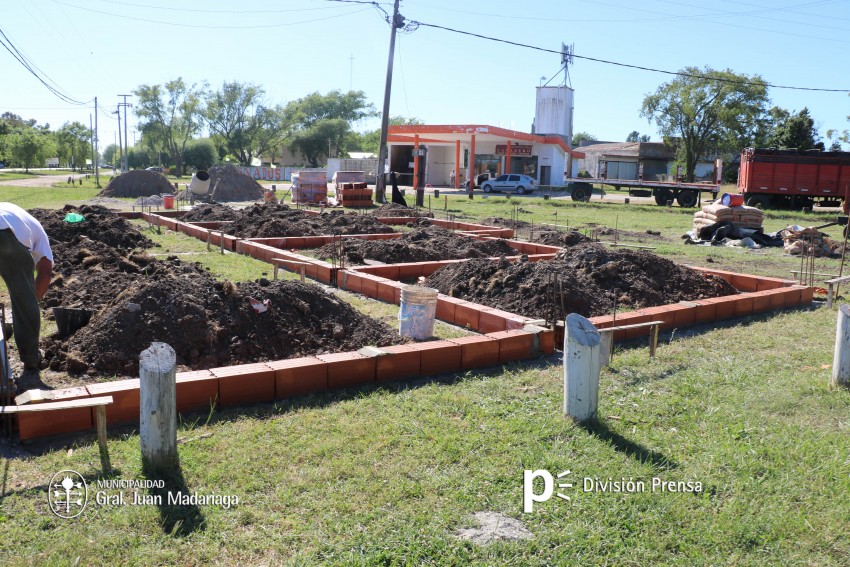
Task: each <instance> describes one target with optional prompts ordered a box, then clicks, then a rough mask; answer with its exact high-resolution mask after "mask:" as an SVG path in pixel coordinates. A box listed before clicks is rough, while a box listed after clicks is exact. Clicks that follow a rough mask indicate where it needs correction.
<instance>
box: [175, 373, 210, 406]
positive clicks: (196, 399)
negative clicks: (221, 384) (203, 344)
mask: <svg viewBox="0 0 850 567" xmlns="http://www.w3.org/2000/svg"><path fill="white" fill-rule="evenodd" d="M217 402H218V378H217V377H215V376H213V374H212V372H210V371H209V370H194V371H191V372H178V373H177V412H178V413H183V412H190V411H196V410H209V409H210V406H211V405H215V404H216V403H217Z"/></svg>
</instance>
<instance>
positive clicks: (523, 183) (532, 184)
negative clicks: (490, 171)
mask: <svg viewBox="0 0 850 567" xmlns="http://www.w3.org/2000/svg"><path fill="white" fill-rule="evenodd" d="M481 189H483V190H484V192H485V193H490V192H491V191H507V192H512V193H516V194H517V195H524V194H525V193H531V192H532V191H534V190H535V189H537V181H535V180H534V178H532V177H529V176H527V175H520V174H518V173H506V174H505V175H500V176H499V177H497V178H495V179H488V180H487V181H485V182H484V183H482V184H481Z"/></svg>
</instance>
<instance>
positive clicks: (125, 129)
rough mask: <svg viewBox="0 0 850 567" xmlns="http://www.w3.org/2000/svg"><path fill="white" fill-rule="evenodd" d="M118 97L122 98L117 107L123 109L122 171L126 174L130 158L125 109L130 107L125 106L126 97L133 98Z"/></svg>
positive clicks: (125, 95) (126, 95)
mask: <svg viewBox="0 0 850 567" xmlns="http://www.w3.org/2000/svg"><path fill="white" fill-rule="evenodd" d="M118 96H120V97H124V102H122V103H121V104H119V105H118V106H123V107H124V147H125V148H126V150H127V151H125V152H124V166H123V171H125V172H126V171H129V165H128V164H129V161H130V159H129V157H130V155H129V154H130V138H129V137H128V136H127V107H128V106H130V105H129V104H127V97H130V96H133V95H128V94H120V95H118ZM119 128H120V126H119Z"/></svg>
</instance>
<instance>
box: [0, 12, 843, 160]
mask: <svg viewBox="0 0 850 567" xmlns="http://www.w3.org/2000/svg"><path fill="white" fill-rule="evenodd" d="M380 4H381V7H382V8H383V9H384V10H386V11H389V12H391V11H392V3H391V2H381V3H380ZM400 12H401V13H402V15H403V16H405V18H406V19H407V20H408V21H411V20H415V21H419V22H422V23H423V24H432V25H439V26H445V27H449V28H454V29H457V30H462V31H467V32H472V33H477V34H481V35H487V36H492V37H497V38H502V39H506V40H509V41H514V42H518V43H524V44H529V45H533V46H538V47H541V48H544V49H551V50H555V51H557V50H559V49H560V46H561V43H562V42H563V43H566V44H568V45H569V44H573V45H574V46H575V54H576V56H577V57H576V59H575V62H574V64H573V65H572V66H571V67H570V70H569V71H570V73H569V83H570V84H571V86H572V87H573V88H574V89H575V117H574V124H575V131H585V132H589V133H591V134H593V135H595V136H596V137H597V138H599V139H604V140H612V141H618V140H624V139H625V137H626V136H627V135H628V133H629V132H631V131H632V130H638V131H639V132H641V133H644V134H650V135H651V136H652V139H653V140H658V139H659V138H660V137H659V135H658V134H657V132H656V128H655V126H654V125H653V124H649V123H647V121H646V119H642V118H640V116H639V110H640V106H641V102H642V100H643V98H644V96H645V95H647V94H648V93H651V92H653V91H654V90H655V89H656V88H657V87H658V86H659V85H660V84H662V83H663V82H666V81H668V80H670V79H671V78H672V77H671V76H670V75H665V74H661V73H656V72H649V71H642V70H637V69H630V68H627V67H622V66H617V65H610V64H604V63H599V62H594V61H590V60H587V59H583V58H582V57H591V58H596V59H604V60H608V61H612V62H618V63H624V64H629V65H637V66H642V67H650V68H655V69H661V70H667V71H676V70H679V69H681V68H683V67H685V66H691V65H693V66H698V67H704V66H710V67H713V68H717V69H725V68H729V69H732V70H733V71H735V72H738V73H746V74H750V75H752V74H756V73H757V74H759V75H761V76H762V77H763V78H764V79H765V80H766V81H768V82H770V83H772V84H775V85H788V86H795V87H809V88H825V89H843V90H844V92H817V91H800V90H787V89H778V88H771V89H770V91H769V94H770V97H771V102H772V104H775V105H778V106H781V107H784V108H787V109H789V110H799V109H801V108H803V107H804V106H806V107H808V108H809V110H810V112H811V114H812V115H813V116H814V118H815V120H816V122H817V124H818V126H819V128H820V131H821V134H822V135H825V133H826V130H828V129H839V130H843V129H850V123H848V121H847V116H848V115H850V97H848V91H850V72H848V71H850V58H848V57H847V53H848V51H850V33H848V32H850V2H848V0H743V1H742V0H734V1H733V0H711V1H704V0H634V1H629V0H604V1H596V0H563V1H556V0H524V1H518V0H487V1H479V0H469V1H465V2H464V1H459V0H402V1H401V8H400ZM0 28H2V30H3V31H4V32H5V34H6V36H7V37H8V39H9V40H11V42H12V43H13V44H14V45H15V47H17V48H18V49H19V50H20V51H21V52H22V53H23V54H25V55H26V57H27V58H28V59H29V60H30V61H31V62H32V63H33V64H34V65H35V66H37V68H38V70H40V72H41V73H43V75H44V76H46V77H48V78H49V79H50V80H52V81H53V82H54V83H55V84H56V85H58V86H59V88H61V90H62V91H63V92H64V93H66V94H67V95H69V96H70V97H71V98H73V99H76V100H79V101H88V100H90V99H92V98H93V97H94V96H97V97H98V100H99V103H100V105H101V106H102V107H104V108H107V109H109V110H114V108H115V105H116V103H118V102H119V98H118V97H117V96H116V95H118V94H125V93H126V94H129V93H131V92H132V91H133V90H134V89H135V88H136V87H137V86H138V85H140V84H162V83H165V82H166V81H168V80H171V79H174V78H176V77H183V79H184V80H186V81H187V82H189V83H201V82H203V81H207V82H209V83H210V85H211V86H212V87H218V86H220V85H221V84H222V83H223V82H224V81H233V80H236V81H241V82H246V83H253V84H257V85H260V86H262V87H263V88H264V90H265V91H266V96H267V99H268V101H269V102H272V103H280V104H285V103H286V102H287V101H290V100H293V99H296V98H299V97H302V96H304V95H306V94H308V93H310V92H313V91H319V92H322V93H325V92H328V91H330V90H332V89H342V90H347V89H349V88H354V89H358V90H363V91H365V93H366V95H367V97H368V99H369V100H370V101H371V102H372V103H374V105H375V107H376V108H378V109H380V108H381V105H382V101H383V92H384V79H385V73H386V63H387V49H388V44H389V26H388V25H387V24H386V23H385V22H384V20H383V14H381V12H380V11H379V10H378V9H377V8H376V7H375V6H371V5H368V4H365V5H364V4H359V3H351V2H346V3H343V2H329V1H324V0H277V1H272V0H243V1H242V2H232V1H231V2H225V1H223V0H205V1H199V0H171V1H168V0H129V1H121V0H24V1H19V2H4V6H3V11H2V20H0ZM560 68H561V63H560V56H559V55H557V54H555V53H547V52H543V51H539V50H534V49H528V48H523V47H517V46H513V45H508V44H504V43H498V42H493V41H488V40H484V39H479V38H476V37H471V36H468V35H462V34H458V33H452V32H448V31H444V30H441V29H435V28H432V27H427V26H420V27H419V29H417V30H415V31H411V32H409V33H402V34H400V35H399V36H398V40H397V43H396V57H395V69H394V80H393V92H392V100H391V106H390V114H391V115H394V116H395V115H402V116H409V117H416V118H419V119H420V120H423V121H424V122H426V123H432V124H473V123H474V124H490V125H494V126H502V127H505V128H513V129H516V130H521V131H526V132H527V131H529V130H530V127H531V121H532V119H533V115H534V97H535V87H536V86H539V85H540V84H542V83H545V82H546V81H548V80H550V79H551V80H552V82H551V83H550V84H562V83H563V78H564V75H563V73H561V74H558V75H556V73H558V71H559V70H560ZM544 77H545V79H544ZM553 77H554V79H553ZM0 80H2V88H0V111H7V110H9V111H12V112H14V113H16V114H19V115H21V116H23V117H25V118H35V119H37V120H38V122H39V123H40V124H43V123H45V122H47V123H50V125H51V127H52V128H58V127H59V126H61V125H62V124H63V123H64V122H66V121H74V120H78V121H80V122H83V123H85V124H88V123H89V115H90V114H91V113H92V108H91V105H88V106H74V105H69V104H67V103H65V102H62V101H61V100H60V99H58V98H57V97H55V96H54V95H53V94H51V93H50V91H49V90H48V89H47V88H45V87H44V86H43V85H42V84H41V83H40V82H38V80H37V79H36V78H35V77H33V76H32V75H31V74H30V73H29V72H28V71H27V70H26V69H24V67H23V66H22V65H21V64H20V63H19V62H18V61H16V60H15V59H13V58H12V56H11V55H10V54H9V53H8V52H7V51H6V50H5V49H0ZM131 102H132V99H131ZM129 116H130V121H129V125H130V130H131V131H132V129H133V126H134V125H135V124H136V119H135V117H133V116H132V109H131V110H130V111H129ZM99 125H100V128H99V130H100V139H101V142H102V143H104V144H108V143H112V142H113V140H114V139H115V131H116V130H117V122H116V121H115V119H114V116H108V115H105V114H104V113H102V112H101V113H100V120H99ZM377 126H378V122H377V121H367V122H364V123H362V124H358V125H356V128H357V129H359V130H366V129H371V128H375V127H377ZM129 137H130V140H131V142H132V140H133V134H132V132H131V134H130V136H129ZM845 149H850V148H848V147H846V146H845Z"/></svg>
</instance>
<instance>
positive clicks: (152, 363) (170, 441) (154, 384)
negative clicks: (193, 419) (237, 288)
mask: <svg viewBox="0 0 850 567" xmlns="http://www.w3.org/2000/svg"><path fill="white" fill-rule="evenodd" d="M176 364H177V354H176V353H175V352H174V349H173V348H171V347H170V346H169V345H167V344H165V343H151V346H150V347H149V348H148V349H147V350H145V351H143V352H142V354H141V355H139V397H140V400H139V408H140V415H139V418H140V419H139V439H140V441H141V448H142V467H143V469H144V470H145V472H159V473H163V472H165V473H167V472H169V471H173V470H174V469H175V468H176V467H177V466H178V462H179V461H178V458H177V381H176V378H177V368H176Z"/></svg>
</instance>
